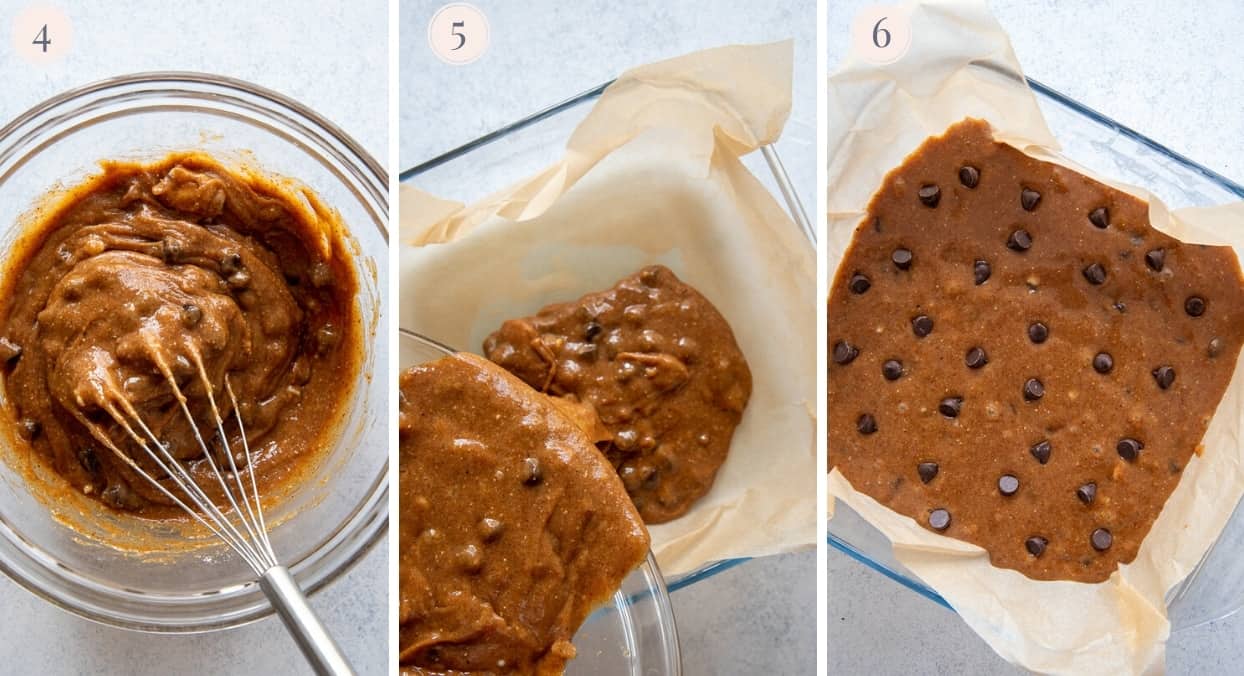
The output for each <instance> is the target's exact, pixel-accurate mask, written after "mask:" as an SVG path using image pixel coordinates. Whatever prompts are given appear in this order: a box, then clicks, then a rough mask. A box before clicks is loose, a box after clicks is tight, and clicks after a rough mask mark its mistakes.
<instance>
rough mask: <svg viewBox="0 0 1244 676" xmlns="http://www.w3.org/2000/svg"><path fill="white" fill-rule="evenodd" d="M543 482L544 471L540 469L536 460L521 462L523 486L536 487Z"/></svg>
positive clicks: (530, 459) (529, 459)
mask: <svg viewBox="0 0 1244 676" xmlns="http://www.w3.org/2000/svg"><path fill="white" fill-rule="evenodd" d="M543 481H544V471H543V470H542V469H541V468H540V461H539V460H538V459H536V458H527V459H525V460H523V485H524V486H538V485H539V484H540V483H541V482H543Z"/></svg>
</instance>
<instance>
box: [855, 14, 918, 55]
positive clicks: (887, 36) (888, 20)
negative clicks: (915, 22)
mask: <svg viewBox="0 0 1244 676" xmlns="http://www.w3.org/2000/svg"><path fill="white" fill-rule="evenodd" d="M910 47H911V15H910V13H909V12H908V10H907V9H906V8H904V7H900V6H898V5H873V6H871V7H865V8H864V9H863V10H861V11H860V13H859V14H856V15H855V20H854V21H852V22H851V53H852V54H854V55H855V56H856V57H857V58H860V59H863V60H864V61H867V62H869V63H874V64H877V65H881V66H883V65H886V64H890V63H894V62H895V61H898V60H899V59H901V58H903V55H905V54H907V50H908V48H910Z"/></svg>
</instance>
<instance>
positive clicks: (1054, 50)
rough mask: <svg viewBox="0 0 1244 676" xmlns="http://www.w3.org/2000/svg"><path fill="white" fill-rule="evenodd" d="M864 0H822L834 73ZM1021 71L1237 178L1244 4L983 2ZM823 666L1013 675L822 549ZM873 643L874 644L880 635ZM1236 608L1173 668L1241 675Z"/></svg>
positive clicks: (1200, 634) (1172, 659) (886, 585)
mask: <svg viewBox="0 0 1244 676" xmlns="http://www.w3.org/2000/svg"><path fill="white" fill-rule="evenodd" d="M869 4H873V3H871V2H868V1H867V0H829V14H830V16H829V30H828V33H827V40H826V42H825V43H824V44H825V46H826V49H827V50H828V54H829V68H830V71H831V72H832V71H833V70H834V67H835V64H837V63H838V62H839V61H840V60H841V58H842V57H843V56H844V55H845V53H846V48H847V47H846V46H847V35H848V31H849V26H850V22H851V19H852V17H854V15H855V13H856V12H857V11H858V10H859V9H860V8H862V7H864V6H866V5H869ZM990 6H991V8H992V9H993V11H994V12H995V14H996V15H997V17H998V18H999V20H1000V22H1001V23H1002V25H1003V27H1004V28H1005V29H1006V30H1007V31H1008V32H1009V33H1010V36H1011V40H1012V43H1013V44H1014V46H1015V52H1016V54H1017V55H1018V57H1019V60H1020V63H1021V65H1022V66H1023V68H1024V71H1025V73H1026V74H1027V75H1029V76H1030V77H1033V78H1035V79H1037V80H1040V81H1041V82H1043V83H1045V84H1047V85H1049V86H1051V87H1053V88H1055V89H1057V90H1059V91H1062V92H1063V93H1065V94H1067V95H1069V96H1071V97H1072V98H1075V99H1078V100H1080V101H1081V102H1083V103H1085V104H1087V105H1088V106H1090V107H1092V108H1095V109H1097V110H1098V111H1100V112H1102V113H1104V114H1105V115H1107V116H1109V117H1113V118H1114V119H1116V120H1118V121H1120V122H1122V123H1123V124H1126V125H1128V126H1130V127H1132V128H1133V129H1136V130H1137V131H1139V132H1141V133H1143V134H1146V135H1148V136H1149V137H1151V138H1153V139H1155V140H1157V141H1158V142H1160V143H1163V144H1165V145H1166V146H1167V147H1169V148H1171V149H1172V150H1174V151H1176V152H1180V153H1182V154H1184V155H1186V156H1188V157H1189V158H1191V159H1193V160H1195V161H1198V162H1200V163H1202V164H1204V165H1205V166H1207V167H1209V168H1211V169H1213V170H1215V171H1218V172H1220V173H1222V174H1223V175H1225V176H1226V177H1227V178H1230V179H1232V180H1234V181H1237V182H1241V181H1244V113H1242V112H1241V111H1242V110H1244V43H1241V42H1240V41H1239V40H1238V35H1237V33H1238V28H1239V26H1240V25H1241V23H1244V5H1241V4H1240V3H1238V2H1233V1H1232V0H1207V1H1206V2H1196V3H1175V2H1160V1H1159V0H1146V1H1144V2H1139V1H1135V0H1095V1H1094V2H1056V1H1055V0H993V1H992V2H990ZM828 559H829V562H828V571H827V572H826V575H827V579H828V585H829V588H828V598H827V623H828V627H826V636H827V648H828V658H829V660H828V664H829V673H831V674H1008V673H1022V672H1020V671H1019V670H1017V669H1015V668H1014V667H1011V666H1010V665H1008V664H1007V663H1005V662H1004V661H1002V660H1001V659H1000V658H998V657H997V655H995V654H994V653H993V651H991V650H990V649H989V647H988V646H987V645H986V644H985V643H984V642H983V641H981V640H980V639H979V638H978V637H977V636H976V635H975V634H974V633H973V632H972V630H971V629H969V628H968V627H967V625H965V624H964V623H963V622H962V621H961V620H959V619H958V617H956V616H955V615H954V614H953V613H951V612H950V611H948V610H945V609H943V608H941V607H940V606H936V605H934V604H933V603H931V602H929V601H926V600H924V599H923V598H921V597H919V596H917V595H916V594H914V593H913V592H910V591H908V590H906V589H905V588H902V587H900V586H899V585H897V584H895V583H893V582H891V581H889V580H887V579H885V578H883V577H882V576H880V575H879V574H877V573H874V572H872V571H871V570H868V569H866V568H864V567H863V566H862V565H860V564H858V563H856V562H855V561H852V560H850V559H848V558H847V557H846V556H844V555H842V554H840V553H837V552H836V551H834V550H832V549H831V550H830V553H829V557H828ZM879 639H882V640H879ZM1242 661H1244V616H1241V615H1236V616H1234V617H1232V618H1228V619H1226V620H1222V621H1219V622H1214V623H1211V624H1209V625H1206V626H1203V627H1200V628H1196V629H1191V630H1188V631H1185V632H1180V633H1178V634H1176V635H1175V636H1174V637H1172V639H1171V641H1170V643H1169V644H1168V649H1167V670H1168V673H1171V674H1238V673H1240V664H1241V663H1242Z"/></svg>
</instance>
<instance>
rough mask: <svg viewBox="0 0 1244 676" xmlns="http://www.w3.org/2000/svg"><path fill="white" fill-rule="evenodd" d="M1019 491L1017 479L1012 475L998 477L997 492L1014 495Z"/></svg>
mask: <svg viewBox="0 0 1244 676" xmlns="http://www.w3.org/2000/svg"><path fill="white" fill-rule="evenodd" d="M1018 490H1019V477H1016V476H1015V475H1014V474H1003V475H1002V476H1000V477H998V492H999V493H1001V494H1003V495H1015V491H1018Z"/></svg>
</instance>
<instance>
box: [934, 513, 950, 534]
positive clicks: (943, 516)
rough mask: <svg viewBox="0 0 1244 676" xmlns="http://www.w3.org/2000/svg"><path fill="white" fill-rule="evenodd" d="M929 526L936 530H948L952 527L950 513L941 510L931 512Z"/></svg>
mask: <svg viewBox="0 0 1244 676" xmlns="http://www.w3.org/2000/svg"><path fill="white" fill-rule="evenodd" d="M929 525H930V526H932V527H933V529H934V530H946V528H948V527H949V526H950V512H948V511H946V510H944V509H940V508H939V509H935V510H933V511H932V512H929Z"/></svg>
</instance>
